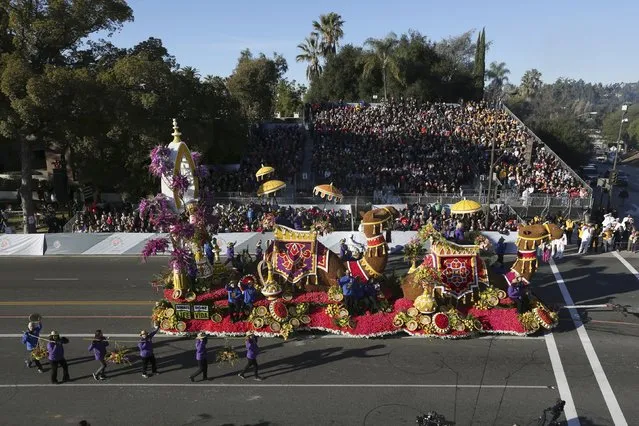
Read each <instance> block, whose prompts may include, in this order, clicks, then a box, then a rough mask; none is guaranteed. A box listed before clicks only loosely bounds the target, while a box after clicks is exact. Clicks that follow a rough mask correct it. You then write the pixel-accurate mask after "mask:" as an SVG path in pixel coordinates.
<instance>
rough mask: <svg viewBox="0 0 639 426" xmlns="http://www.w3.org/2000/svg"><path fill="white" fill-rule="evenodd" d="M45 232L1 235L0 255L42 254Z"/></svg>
mask: <svg viewBox="0 0 639 426" xmlns="http://www.w3.org/2000/svg"><path fill="white" fill-rule="evenodd" d="M43 254H44V234H26V235H20V234H8V235H7V234H5V235H0V256H42V255H43Z"/></svg>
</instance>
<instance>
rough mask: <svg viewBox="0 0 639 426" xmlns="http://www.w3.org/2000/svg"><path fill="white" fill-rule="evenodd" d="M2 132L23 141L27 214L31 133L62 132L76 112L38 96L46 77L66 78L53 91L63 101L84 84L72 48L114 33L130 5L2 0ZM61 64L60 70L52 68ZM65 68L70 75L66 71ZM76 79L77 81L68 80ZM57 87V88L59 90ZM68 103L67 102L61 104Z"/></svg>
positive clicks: (29, 213)
mask: <svg viewBox="0 0 639 426" xmlns="http://www.w3.org/2000/svg"><path fill="white" fill-rule="evenodd" d="M0 16H4V18H0V30H2V34H1V35H0V40H2V42H1V44H2V46H3V48H2V49H3V50H2V52H1V54H2V56H1V59H0V70H1V71H2V74H1V75H0V92H1V95H0V96H1V99H0V103H4V104H5V106H4V107H3V110H4V114H3V115H2V116H1V117H0V132H1V133H2V134H3V136H5V137H6V138H9V139H13V140H19V141H20V143H21V162H22V186H21V188H22V190H21V194H22V200H23V212H24V216H25V218H32V217H33V214H34V210H33V202H32V199H31V189H32V188H31V174H32V170H31V155H32V153H31V143H30V139H31V138H30V137H29V135H34V136H35V137H37V138H39V139H40V141H42V142H44V143H47V142H49V141H50V140H51V139H52V138H55V137H56V136H59V135H60V133H61V129H60V127H61V124H62V123H65V122H66V123H68V122H71V121H72V119H73V116H74V115H75V114H77V113H78V108H74V107H73V104H71V105H69V107H68V108H62V105H64V104H54V111H51V106H50V105H51V101H50V99H49V98H48V97H46V96H42V91H44V90H48V89H46V86H47V84H48V82H49V81H51V80H53V81H64V82H65V84H64V90H63V91H62V92H61V93H57V95H59V96H60V97H62V98H64V99H70V98H72V97H73V94H72V93H71V91H72V90H74V89H78V88H83V85H84V80H85V79H84V77H85V75H83V74H82V72H79V73H74V72H73V70H74V69H75V70H79V69H81V68H82V66H83V65H84V64H83V62H82V61H80V62H79V63H76V60H77V59H78V56H77V55H76V54H75V52H76V51H77V50H78V49H80V48H81V47H82V40H83V39H85V38H86V37H87V36H89V35H90V34H93V33H95V32H97V31H109V32H113V31H115V30H118V29H119V28H120V27H121V26H122V24H123V23H124V22H126V21H129V20H131V19H132V18H133V15H132V11H131V8H129V6H128V5H127V4H126V3H125V2H124V1H121V0H92V1H37V2H34V1H31V0H2V1H1V2H0ZM56 68H61V69H62V70H59V69H56ZM65 71H68V72H69V74H64V73H65ZM75 77H78V78H79V81H78V83H77V84H72V83H73V82H72V81H70V79H71V80H73V79H74V78H75ZM59 87H60V86H58V88H59ZM65 106H66V105H65ZM29 222H30V221H27V222H26V224H25V232H35V223H33V222H32V223H29Z"/></svg>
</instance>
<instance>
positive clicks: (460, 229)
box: [454, 222, 465, 243]
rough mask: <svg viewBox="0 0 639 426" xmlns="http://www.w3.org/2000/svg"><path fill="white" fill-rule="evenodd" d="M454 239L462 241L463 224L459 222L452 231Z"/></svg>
mask: <svg viewBox="0 0 639 426" xmlns="http://www.w3.org/2000/svg"><path fill="white" fill-rule="evenodd" d="M454 237H455V241H456V242H458V243H461V242H463V241H464V238H465V237H464V225H463V224H462V223H461V222H457V226H455V233H454Z"/></svg>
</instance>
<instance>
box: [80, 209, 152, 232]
mask: <svg viewBox="0 0 639 426" xmlns="http://www.w3.org/2000/svg"><path fill="white" fill-rule="evenodd" d="M72 231H73V232H82V233H91V232H163V231H164V230H162V229H156V228H155V227H154V226H153V224H152V223H150V222H149V218H148V216H147V217H140V214H139V212H138V211H137V209H136V208H134V206H132V205H130V204H124V205H123V206H121V207H117V208H116V207H114V206H111V205H108V204H106V205H104V206H102V207H99V206H96V205H93V206H91V207H89V208H87V209H85V210H84V211H83V212H80V213H78V217H77V219H76V221H75V223H74V224H73V229H72Z"/></svg>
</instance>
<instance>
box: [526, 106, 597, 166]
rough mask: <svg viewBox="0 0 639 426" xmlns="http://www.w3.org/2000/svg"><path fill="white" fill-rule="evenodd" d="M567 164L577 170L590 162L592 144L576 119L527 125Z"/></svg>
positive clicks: (535, 122) (562, 119) (560, 119)
mask: <svg viewBox="0 0 639 426" xmlns="http://www.w3.org/2000/svg"><path fill="white" fill-rule="evenodd" d="M527 124H528V125H529V126H530V127H531V129H532V130H533V132H535V134H536V135H537V136H539V138H540V139H541V140H542V141H544V142H545V143H546V144H547V145H548V146H549V147H550V149H552V150H553V151H554V152H555V153H556V154H557V155H558V156H559V157H560V158H561V159H563V160H564V161H565V162H566V164H568V165H569V166H570V167H572V168H577V167H579V166H581V165H582V164H584V163H586V162H588V160H589V159H590V157H591V155H592V142H591V140H590V137H589V136H588V134H587V133H586V132H585V131H584V128H583V126H582V125H581V124H580V123H579V121H578V120H577V119H576V118H558V119H554V120H541V121H533V122H530V123H527Z"/></svg>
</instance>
